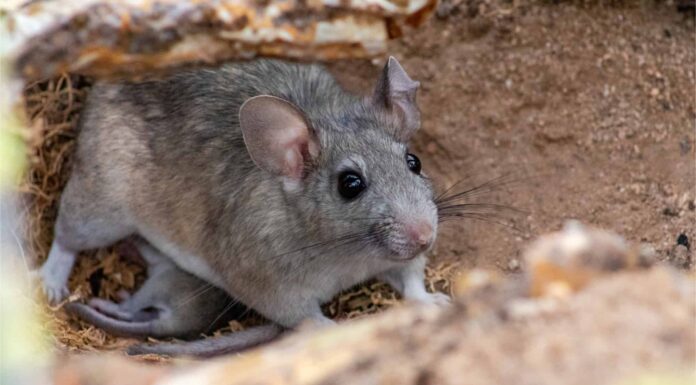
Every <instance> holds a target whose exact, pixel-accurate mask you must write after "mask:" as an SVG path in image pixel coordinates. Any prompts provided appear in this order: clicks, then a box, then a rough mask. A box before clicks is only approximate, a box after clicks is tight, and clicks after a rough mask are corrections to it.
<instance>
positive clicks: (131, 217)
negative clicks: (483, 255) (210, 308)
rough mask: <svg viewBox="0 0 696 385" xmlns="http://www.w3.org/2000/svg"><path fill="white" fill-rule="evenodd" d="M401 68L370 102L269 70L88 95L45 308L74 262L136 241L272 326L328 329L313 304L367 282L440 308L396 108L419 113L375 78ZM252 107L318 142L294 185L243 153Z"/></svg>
mask: <svg viewBox="0 0 696 385" xmlns="http://www.w3.org/2000/svg"><path fill="white" fill-rule="evenodd" d="M394 62H396V60H395V59H391V60H390V61H389V64H388V66H389V65H391V66H393V65H394ZM396 64H397V65H398V62H397V63H396ZM399 71H401V72H403V70H402V69H401V67H400V66H399V68H396V69H394V70H388V71H387V70H385V71H384V72H383V78H382V79H381V80H379V81H378V84H379V86H378V87H376V90H375V92H374V93H373V95H378V96H373V97H369V98H360V97H356V96H354V95H351V94H348V93H347V92H345V91H344V90H343V89H341V87H339V85H338V84H337V83H336V82H335V80H334V79H333V78H332V77H331V76H330V75H329V74H328V72H326V71H325V70H324V69H323V68H321V67H320V66H316V65H301V64H291V63H285V62H281V61H273V60H259V61H254V62H249V63H240V64H231V65H226V66H224V67H222V68H220V69H202V70H191V71H185V72H181V73H178V74H176V75H173V76H171V77H169V78H167V79H165V80H161V81H152V82H144V83H138V84H129V83H119V84H106V83H102V84H98V85H96V86H95V87H94V88H93V90H92V91H91V94H90V96H89V99H88V101H87V104H86V107H85V110H84V112H83V114H82V117H81V120H80V130H81V131H80V133H79V137H78V145H77V154H76V161H75V166H74V169H73V173H72V176H71V178H70V180H69V182H68V185H67V187H66V189H65V192H64V193H63V196H62V200H61V207H60V213H59V217H58V220H57V223H56V237H55V241H54V245H53V248H52V251H51V254H50V256H49V261H48V262H47V264H46V265H45V266H44V267H45V269H44V270H45V271H42V276H43V279H44V286H45V289H46V291H47V293H48V294H49V297H51V299H53V300H57V299H58V300H59V299H61V298H62V297H63V296H64V294H65V291H64V289H63V288H64V286H65V281H64V280H63V279H62V278H63V275H65V274H63V273H64V272H65V270H66V267H65V265H66V261H68V262H70V261H69V260H70V255H73V256H74V254H75V253H76V252H77V251H79V250H83V249H88V248H96V247H101V246H105V245H108V244H110V243H113V242H114V241H116V240H118V239H120V238H123V237H125V236H127V235H129V234H134V233H135V234H139V235H140V236H142V237H144V238H145V239H147V241H148V242H149V243H151V244H152V245H153V246H154V247H156V248H157V249H158V250H160V251H162V253H163V254H165V255H166V256H167V257H169V258H170V259H171V260H172V261H174V263H176V264H177V265H178V266H179V267H180V268H182V269H183V270H185V271H188V272H189V273H192V274H194V275H196V276H198V277H199V278H200V279H203V280H205V281H207V282H211V283H213V284H215V285H216V286H219V287H220V288H222V289H224V290H225V291H227V293H229V294H230V295H231V296H232V297H234V298H236V299H238V300H240V301H241V302H242V303H244V304H245V305H247V306H249V307H251V308H253V309H255V310H256V311H258V312H259V313H261V314H262V315H264V316H265V317H267V318H269V319H270V320H272V321H274V322H276V323H277V324H279V325H281V326H284V327H294V326H296V325H297V324H298V323H300V322H301V321H303V320H304V319H307V318H309V319H313V320H315V321H318V322H319V323H329V322H330V320H328V319H326V318H325V317H324V316H323V315H322V313H321V311H320V307H319V306H320V304H322V303H324V302H326V301H328V300H329V299H330V298H331V297H332V296H334V295H335V294H337V293H338V292H339V291H340V290H343V289H346V288H348V287H350V286H353V285H355V284H357V283H359V282H361V281H364V280H366V279H369V278H372V277H376V276H379V277H383V278H384V279H386V280H388V281H389V282H390V283H391V284H393V285H394V286H395V288H396V289H397V290H399V291H401V292H402V294H403V295H404V297H406V298H407V299H415V300H418V301H423V302H438V303H440V302H444V301H445V298H444V297H443V296H440V295H432V294H428V293H426V291H425V288H424V286H423V269H424V266H425V262H424V261H425V259H424V258H425V257H424V256H423V253H424V252H425V251H427V249H428V248H429V247H431V245H432V242H434V237H435V234H436V230H437V209H436V206H435V204H434V203H433V191H432V188H431V185H430V182H429V181H428V179H427V178H426V177H424V176H422V175H421V176H419V175H415V174H414V173H413V172H411V171H410V170H409V169H408V167H407V164H406V160H405V156H406V151H407V143H406V142H407V141H408V139H409V138H410V136H411V134H412V133H413V131H414V127H404V116H405V114H404V109H405V108H406V109H408V108H411V109H415V111H417V107H416V106H415V104H408V103H406V101H408V100H410V101H412V102H413V103H415V89H411V90H410V91H409V92H411V94H409V95H408V98H406V99H403V98H401V99H398V100H395V101H393V102H392V103H385V100H387V101H388V100H390V98H396V97H399V95H392V94H390V93H389V92H390V90H393V89H395V87H387V86H385V82H387V83H388V82H389V80H390V79H388V78H384V76H391V75H390V74H394V73H395V72H396V73H397V75H398V78H399V79H401V80H402V81H403V79H410V78H408V76H407V75H405V72H404V73H399ZM409 84H410V83H409ZM396 88H397V91H398V87H396ZM380 90H381V91H380ZM400 92H402V93H403V91H400ZM385 93H386V94H385ZM258 95H271V96H276V97H279V98H282V99H284V100H286V101H288V102H289V103H291V104H293V105H294V106H295V107H296V108H298V109H299V110H300V111H302V113H303V114H304V118H305V119H306V121H307V122H309V124H310V125H311V127H310V128H311V130H312V132H313V133H314V134H315V135H316V138H317V139H318V141H319V147H320V150H319V154H318V156H316V157H313V158H311V159H310V158H308V159H305V164H306V170H305V172H304V174H303V177H302V180H301V181H299V182H298V184H297V185H296V186H294V188H288V186H287V185H286V184H284V183H283V178H282V177H280V176H277V175H273V174H270V173H269V172H266V171H264V170H262V169H260V168H259V167H257V166H256V165H255V164H254V162H253V161H252V160H251V158H250V156H249V153H248V152H247V149H246V147H245V142H244V138H243V137H242V134H241V130H240V127H239V116H238V113H239V109H240V106H241V105H242V104H243V103H244V101H246V100H248V99H249V98H251V97H253V96H258ZM401 96H403V95H401ZM397 104H398V106H399V111H395V110H394V108H390V105H397ZM415 111H413V110H411V111H410V112H409V115H408V116H411V117H413V116H417V114H416V112H415ZM410 121H411V122H413V119H411V120H410ZM348 158H358V159H359V160H360V161H359V162H358V163H362V165H361V166H360V167H361V168H363V167H364V169H361V170H360V172H361V173H362V174H363V175H364V177H365V179H366V181H367V185H368V187H367V189H366V190H365V191H363V193H362V194H361V196H360V197H359V198H357V199H355V200H352V201H348V202H346V201H345V199H343V198H342V197H341V196H340V195H339V193H338V192H337V187H336V186H337V175H338V173H339V172H340V171H341V170H339V169H338V167H344V166H345V164H346V159H348ZM411 221H420V222H421V223H427V224H429V226H431V228H432V234H433V236H432V239H431V242H429V243H428V244H427V247H422V246H423V245H417V246H414V245H413V244H412V242H409V240H408V238H407V236H406V231H405V226H406V224H407V223H410V222H411ZM356 233H362V234H361V236H360V237H352V238H351V237H348V236H349V235H352V234H356ZM337 239H342V241H337ZM52 259H53V262H52ZM73 259H74V258H73ZM56 261H59V262H56ZM57 265H60V266H61V267H60V268H59V269H57V270H59V273H58V274H53V273H51V271H55V270H56V266H57ZM46 266H48V267H46ZM70 266H71V263H70ZM70 266H69V267H68V268H67V271H68V273H69V270H70ZM66 279H67V276H66Z"/></svg>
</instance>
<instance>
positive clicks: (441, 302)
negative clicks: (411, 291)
mask: <svg viewBox="0 0 696 385" xmlns="http://www.w3.org/2000/svg"><path fill="white" fill-rule="evenodd" d="M420 301H421V302H422V303H427V304H432V305H437V306H447V305H449V304H450V303H452V299H451V298H450V297H449V296H448V295H447V294H445V293H440V292H435V293H427V295H425V296H424V297H423V299H421V300H420Z"/></svg>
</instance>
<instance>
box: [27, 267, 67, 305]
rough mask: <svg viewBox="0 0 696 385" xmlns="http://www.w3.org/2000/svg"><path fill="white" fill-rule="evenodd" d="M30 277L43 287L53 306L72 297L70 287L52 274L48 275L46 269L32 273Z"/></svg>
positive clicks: (47, 298)
mask: <svg viewBox="0 0 696 385" xmlns="http://www.w3.org/2000/svg"><path fill="white" fill-rule="evenodd" d="M30 277H31V280H32V281H33V282H35V283H36V284H40V285H41V287H42V289H43V293H44V295H45V296H46V300H47V301H48V304H49V305H51V306H55V305H57V304H59V303H60V302H61V301H63V300H64V299H66V298H67V297H68V296H69V295H70V290H68V286H67V285H65V284H64V283H63V282H62V281H60V280H58V279H55V278H54V277H53V276H52V275H51V274H47V273H46V270H45V269H39V270H38V271H33V272H31V274H30Z"/></svg>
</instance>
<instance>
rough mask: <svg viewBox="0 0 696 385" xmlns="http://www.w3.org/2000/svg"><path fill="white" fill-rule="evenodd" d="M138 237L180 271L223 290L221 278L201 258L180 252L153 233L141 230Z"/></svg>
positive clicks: (177, 248) (176, 247)
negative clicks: (148, 243) (169, 260)
mask: <svg viewBox="0 0 696 385" xmlns="http://www.w3.org/2000/svg"><path fill="white" fill-rule="evenodd" d="M140 235H141V236H142V237H143V238H145V239H146V240H147V241H148V242H150V244H152V245H153V246H154V247H156V248H157V249H158V250H159V251H161V252H162V254H164V255H166V256H167V257H169V258H170V259H171V260H172V261H173V262H174V263H175V264H176V265H177V266H178V267H179V268H180V269H182V270H185V271H187V272H189V273H191V274H193V275H195V276H196V277H198V278H200V279H202V280H204V281H206V282H208V283H211V284H213V285H215V286H217V287H219V288H221V289H224V285H223V284H222V278H220V276H219V275H218V274H216V273H215V272H214V270H213V269H211V268H210V266H209V265H208V264H207V263H206V262H205V260H203V258H201V257H199V256H197V255H193V254H190V253H187V252H185V251H183V250H181V249H180V248H179V247H178V246H176V245H175V244H174V243H172V242H170V241H169V240H168V239H166V238H164V237H162V236H161V235H159V234H156V233H155V232H152V231H148V230H144V231H143V229H141V231H140Z"/></svg>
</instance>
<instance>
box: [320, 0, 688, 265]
mask: <svg viewBox="0 0 696 385" xmlns="http://www.w3.org/2000/svg"><path fill="white" fill-rule="evenodd" d="M625 3H628V4H624V5H617V6H599V5H594V6H587V7H580V6H577V5H575V4H569V3H565V2H562V3H560V4H550V3H549V4H546V5H539V3H532V2H528V1H512V2H510V1H499V0H449V1H445V2H443V3H442V4H441V5H440V7H439V9H438V12H437V13H438V15H437V17H434V18H433V19H432V20H431V21H430V22H429V23H427V24H426V25H425V26H424V27H423V28H422V29H421V30H418V31H415V32H414V33H412V34H409V35H408V36H407V37H405V38H403V39H401V40H398V41H396V42H395V43H394V44H392V46H391V53H392V54H393V55H395V56H397V58H398V59H400V60H401V63H402V64H403V66H404V67H405V68H406V70H407V71H408V72H409V74H410V75H411V76H412V77H413V78H415V79H417V80H419V81H421V83H422V88H421V92H420V94H419V104H420V107H421V110H422V114H423V129H422V131H421V132H420V133H419V134H418V135H417V138H416V140H415V146H414V147H415V150H416V151H417V153H418V154H420V155H421V159H422V160H423V162H424V169H425V170H426V171H427V172H429V173H430V174H431V176H432V178H433V179H434V180H435V182H436V184H437V185H439V186H440V188H441V189H442V188H443V187H444V186H450V185H451V184H452V183H454V182H456V181H458V180H461V179H465V178H469V179H466V180H467V181H468V182H466V183H465V184H469V185H475V184H476V183H481V182H485V181H487V180H490V179H492V178H495V177H498V176H504V175H505V176H512V177H513V178H512V179H514V180H519V182H518V183H511V184H509V185H508V186H507V188H504V189H501V190H500V191H499V192H498V193H497V194H495V195H496V196H481V197H479V199H478V201H495V202H498V203H503V204H507V205H510V206H512V207H515V208H517V209H520V210H524V211H525V212H526V214H525V215H515V218H514V220H513V223H514V224H515V228H516V229H510V228H508V227H505V226H498V225H495V224H491V223H486V222H480V221H471V220H468V221H463V222H458V223H446V224H444V225H443V226H442V228H441V231H440V238H439V241H438V246H437V250H436V253H435V255H436V256H435V259H440V260H442V259H446V260H449V259H454V260H458V261H461V262H463V264H464V266H465V267H474V266H476V267H492V266H497V267H500V268H503V269H506V270H516V269H517V268H518V266H519V260H518V255H519V253H520V252H521V249H522V247H523V245H524V243H525V242H526V241H527V240H529V239H530V238H531V237H534V236H536V235H539V234H541V233H544V232H547V231H551V230H555V229H558V228H559V226H560V225H561V223H562V222H563V221H564V220H565V219H567V218H577V219H580V220H581V221H583V222H586V223H589V224H595V225H597V226H599V227H603V228H606V229H611V230H613V231H616V232H618V233H619V234H622V235H624V236H625V237H626V238H627V239H629V240H631V241H637V242H645V243H648V244H650V245H652V246H653V247H654V248H655V249H656V251H657V252H658V255H659V256H660V257H661V258H670V256H671V255H672V254H673V249H674V247H675V246H676V244H677V238H678V237H679V235H680V234H685V235H686V237H687V238H684V237H682V243H683V242H684V240H685V239H694V237H696V233H694V230H695V229H696V226H695V224H696V211H694V206H695V203H694V199H695V198H696V195H695V189H696V157H695V148H696V146H695V145H694V140H695V135H694V134H695V131H694V122H695V121H696V110H695V105H694V92H695V89H696V88H695V87H696V83H695V78H694V70H695V67H694V63H696V57H695V44H696V41H695V35H694V18H693V16H692V14H684V13H679V12H677V7H676V6H674V5H671V4H657V5H656V4H653V3H652V2H650V1H645V2H625ZM532 4H535V5H532ZM380 66H381V63H369V62H362V61H356V62H350V63H340V64H338V65H335V66H333V69H334V72H335V73H336V75H337V76H338V77H339V78H340V79H341V80H342V81H343V83H344V84H345V85H346V87H348V88H350V89H354V90H360V91H365V90H369V89H370V87H371V85H372V83H371V82H372V79H375V77H376V76H377V73H378V71H379V68H380Z"/></svg>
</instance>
